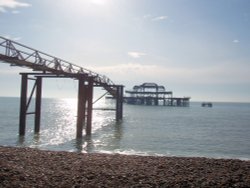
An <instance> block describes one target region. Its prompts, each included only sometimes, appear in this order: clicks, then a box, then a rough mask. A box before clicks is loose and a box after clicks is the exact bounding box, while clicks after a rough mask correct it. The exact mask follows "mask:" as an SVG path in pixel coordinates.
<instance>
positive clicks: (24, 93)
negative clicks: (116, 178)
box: [0, 36, 124, 138]
mask: <svg viewBox="0 0 250 188" xmlns="http://www.w3.org/2000/svg"><path fill="white" fill-rule="evenodd" d="M0 62H3V63H8V64H10V65H11V66H18V67H24V68H29V69H31V70H32V71H31V72H25V73H20V75H21V96H20V114H19V135H21V136H22V135H25V128H26V116H27V115H29V114H33V115H34V132H35V133H39V131H40V124H41V101H42V81H43V79H44V78H71V79H76V80H78V104H77V120H76V138H82V136H83V128H84V126H85V131H86V135H91V128H92V111H93V89H94V87H102V88H104V89H105V90H106V91H107V93H109V94H110V95H112V96H113V97H114V98H115V99H116V108H115V112H116V117H115V118H116V120H117V121H120V120H122V117H123V88H124V86H122V85H116V84H114V83H113V82H112V81H111V80H110V79H109V78H108V77H107V76H105V75H102V74H98V73H96V72H93V71H91V70H89V69H86V68H83V67H80V66H78V65H76V64H73V63H70V62H68V61H65V60H63V59H61V58H57V57H54V56H52V55H49V54H47V53H44V52H41V51H39V50H36V49H33V48H30V47H28V46H26V45H23V44H21V43H18V42H16V41H13V40H10V39H7V38H4V37H1V36H0ZM29 80H33V81H34V85H33V88H32V90H31V92H30V95H29V96H28V81H29ZM33 95H35V110H34V112H28V108H29V105H30V103H31V100H32V97H33Z"/></svg>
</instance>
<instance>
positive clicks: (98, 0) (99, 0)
mask: <svg viewBox="0 0 250 188" xmlns="http://www.w3.org/2000/svg"><path fill="white" fill-rule="evenodd" d="M90 2H91V3H93V4H96V5H105V4H107V2H108V0H90Z"/></svg>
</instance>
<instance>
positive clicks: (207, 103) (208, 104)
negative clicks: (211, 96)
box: [201, 102, 213, 107]
mask: <svg viewBox="0 0 250 188" xmlns="http://www.w3.org/2000/svg"><path fill="white" fill-rule="evenodd" d="M201 106H202V107H213V104H212V103H211V102H203V103H201Z"/></svg>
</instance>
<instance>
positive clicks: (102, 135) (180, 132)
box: [0, 97, 250, 160]
mask: <svg viewBox="0 0 250 188" xmlns="http://www.w3.org/2000/svg"><path fill="white" fill-rule="evenodd" d="M33 103H34V101H33V100H32V102H31V105H30V108H29V110H28V111H30V112H32V111H34V104H33ZM19 105H20V99H19V98H18V97H16V98H15V97H0V145H1V146H15V147H30V148H38V149H41V150H53V151H69V152H82V153H110V154H114V153H118V154H126V155H150V156H171V157H172V156H177V157H208V158H226V159H241V160H250V103H226V102H214V103H213V107H201V102H190V106H189V107H166V106H140V105H128V104H124V106H123V110H124V113H123V120H122V121H119V122H117V121H116V120H115V111H112V110H100V108H102V109H114V107H115V101H113V100H112V99H102V100H100V101H98V102H97V103H95V104H94V108H95V110H93V122H92V135H91V136H86V135H85V130H84V131H83V138H82V139H76V112H77V100H76V99H69V98H68V99H52V98H51V99H50V98H43V99H42V116H41V128H40V133H39V134H34V116H33V115H27V125H26V134H25V136H19V135H18V130H19V108H20V107H19Z"/></svg>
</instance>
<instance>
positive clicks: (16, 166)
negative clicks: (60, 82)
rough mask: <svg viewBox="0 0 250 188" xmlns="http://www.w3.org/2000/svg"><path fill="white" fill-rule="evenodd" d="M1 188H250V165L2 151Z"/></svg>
mask: <svg viewBox="0 0 250 188" xmlns="http://www.w3.org/2000/svg"><path fill="white" fill-rule="evenodd" d="M0 158H1V161H0V187H250V161H244V160H239V159H212V158H202V157H200V158H199V157H165V156H139V155H123V154H100V153H77V152H66V151H47V150H38V149H32V148H20V147H4V146H0Z"/></svg>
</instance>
